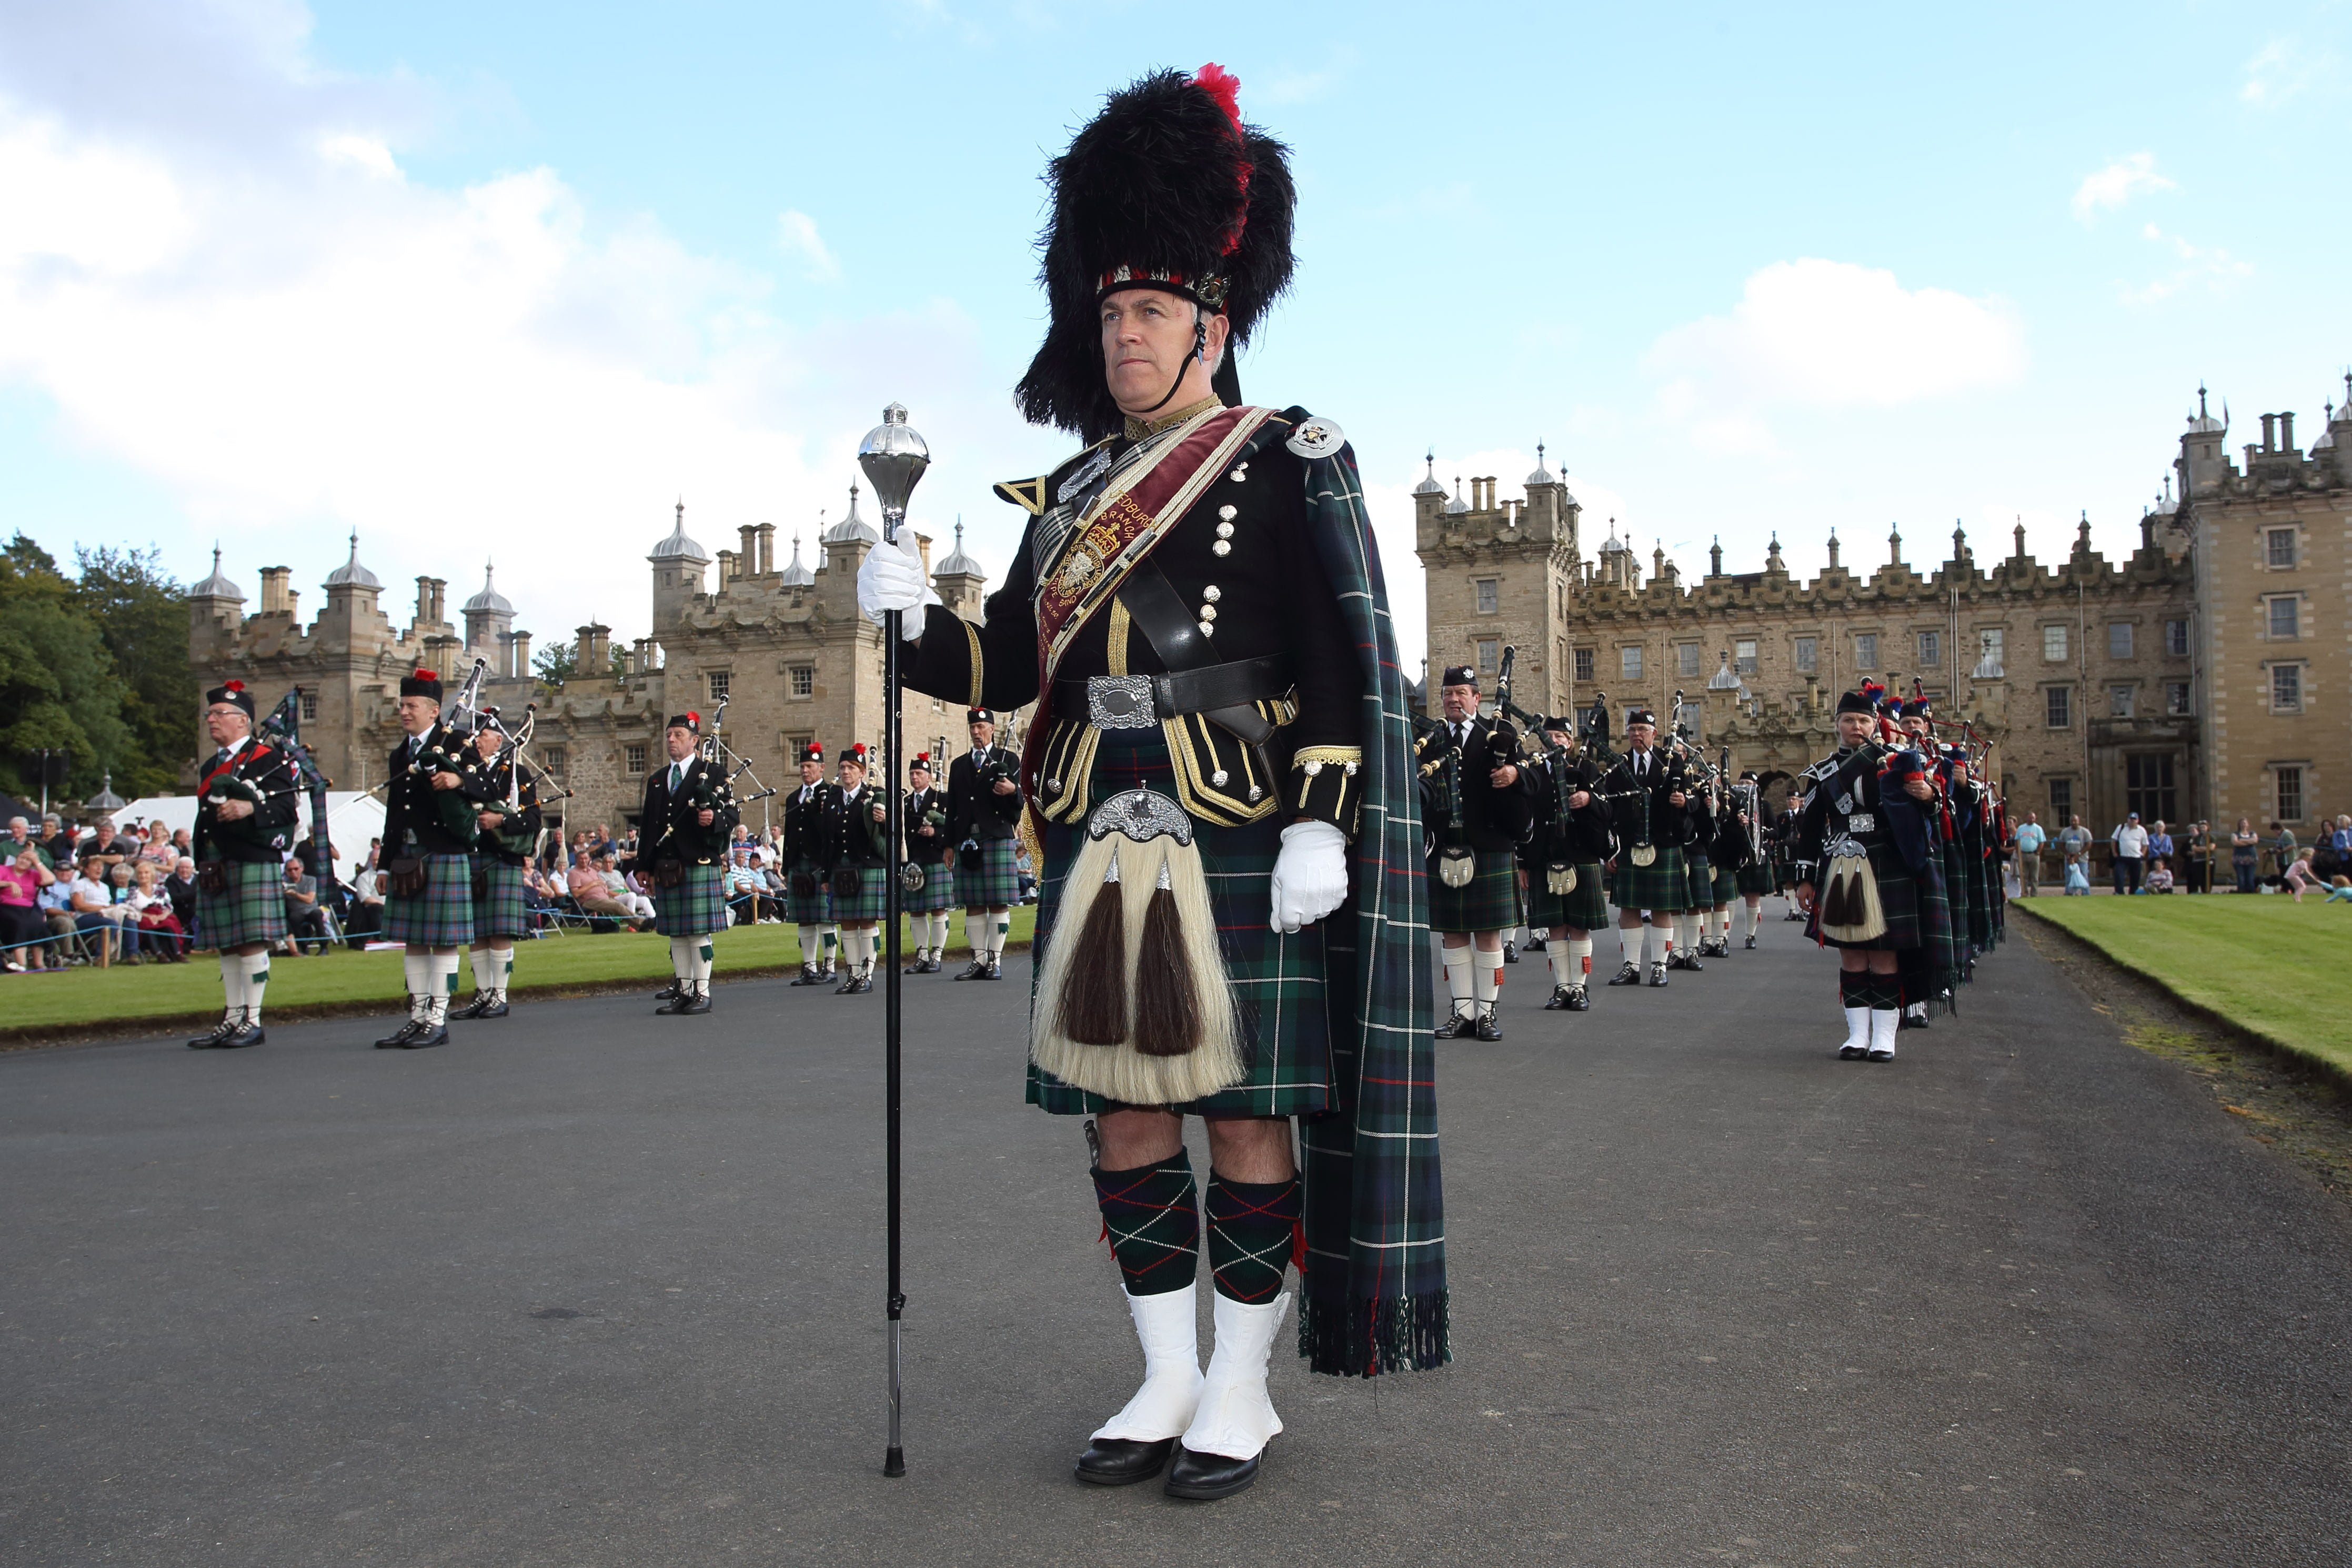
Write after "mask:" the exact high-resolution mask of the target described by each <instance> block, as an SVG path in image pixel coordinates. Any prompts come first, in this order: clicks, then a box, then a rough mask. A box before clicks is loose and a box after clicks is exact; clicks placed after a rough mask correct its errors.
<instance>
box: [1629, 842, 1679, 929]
mask: <svg viewBox="0 0 2352 1568" xmlns="http://www.w3.org/2000/svg"><path fill="white" fill-rule="evenodd" d="M1657 850H1658V858H1656V859H1654V860H1653V861H1651V862H1650V863H1649V864H1648V865H1646V866H1636V865H1634V864H1633V846H1632V845H1630V844H1629V845H1627V846H1626V847H1623V848H1622V849H1620V850H1619V851H1618V852H1617V874H1616V876H1614V877H1612V878H1611V879H1610V880H1609V901H1610V902H1611V903H1612V904H1615V905H1616V906H1617V907H1618V909H1619V910H1649V911H1650V912H1651V913H1653V914H1661V915H1672V914H1679V913H1681V912H1682V910H1683V907H1684V905H1685V902H1686V900H1688V898H1689V896H1690V873H1689V872H1687V871H1685V870H1684V869H1683V852H1682V850H1681V849H1680V848H1679V847H1676V846H1675V845H1671V844H1661V845H1659V846H1657Z"/></svg>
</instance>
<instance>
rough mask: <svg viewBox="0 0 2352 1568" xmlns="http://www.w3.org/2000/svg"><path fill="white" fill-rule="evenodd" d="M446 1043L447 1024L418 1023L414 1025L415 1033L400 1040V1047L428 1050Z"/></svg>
mask: <svg viewBox="0 0 2352 1568" xmlns="http://www.w3.org/2000/svg"><path fill="white" fill-rule="evenodd" d="M448 1043H449V1026H447V1025H446V1024H442V1025H437V1026H435V1025H425V1024H419V1025H418V1026H416V1032H415V1034H414V1035H412V1036H411V1037H408V1038H407V1039H404V1040H403V1041H401V1042H400V1048H401V1049H402V1050H404V1051H429V1050H431V1049H432V1048H433V1047H436V1046H446V1045H447V1044H448Z"/></svg>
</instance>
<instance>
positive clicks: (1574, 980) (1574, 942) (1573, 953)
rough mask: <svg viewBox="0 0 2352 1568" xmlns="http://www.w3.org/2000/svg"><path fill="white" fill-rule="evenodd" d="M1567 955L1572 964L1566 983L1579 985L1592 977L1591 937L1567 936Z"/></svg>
mask: <svg viewBox="0 0 2352 1568" xmlns="http://www.w3.org/2000/svg"><path fill="white" fill-rule="evenodd" d="M1568 956H1569V959H1570V963H1571V964H1572V965H1573V967H1572V968H1570V971H1569V978H1568V980H1567V982H1566V983H1567V984H1570V985H1581V984H1584V983H1585V982H1586V981H1588V980H1590V979H1591V978H1592V939H1591V937H1589V936H1576V937H1570V938H1569V940H1568Z"/></svg>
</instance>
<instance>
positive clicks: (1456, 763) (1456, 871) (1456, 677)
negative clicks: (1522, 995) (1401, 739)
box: [1414, 664, 1535, 1040]
mask: <svg viewBox="0 0 2352 1568" xmlns="http://www.w3.org/2000/svg"><path fill="white" fill-rule="evenodd" d="M1437 700H1438V705H1439V710H1440V712H1442V713H1443V714H1444V718H1443V720H1442V721H1440V722H1438V723H1436V724H1433V725H1431V726H1429V727H1428V728H1426V729H1424V730H1423V732H1422V735H1421V738H1420V741H1419V742H1418V743H1417V745H1416V746H1415V748H1414V762H1415V764H1416V765H1417V766H1418V767H1419V769H1420V772H1421V797H1422V820H1423V822H1425V823H1427V824H1428V826H1429V828H1430V847H1429V856H1428V868H1429V928H1430V930H1432V931H1435V932H1437V933H1438V942H1439V944H1440V947H1441V949H1442V951H1443V952H1444V959H1445V988H1446V992H1447V994H1448V995H1449V996H1450V998H1451V1006H1450V1008H1449V1010H1448V1012H1447V1014H1446V1017H1445V1021H1444V1023H1442V1024H1440V1025H1438V1026H1437V1030H1436V1034H1437V1037H1438V1038H1439V1039H1441V1040H1452V1039H1458V1038H1459V1037H1462V1036H1464V1035H1475V1036H1476V1037H1478V1038H1479V1039H1481V1040H1499V1039H1501V1038H1502V1037H1503V1026H1502V1021H1501V1020H1500V1019H1498V1018H1497V1017H1496V1016H1495V1005H1496V1000H1497V999H1498V997H1499V996H1500V995H1501V993H1502V987H1503V933H1504V932H1505V931H1509V930H1511V929H1512V928H1514V927H1515V926H1517V924H1518V923H1519V921H1521V919H1523V918H1524V916H1525V910H1523V909H1522V907H1521V905H1520V902H1519V872H1518V864H1517V851H1518V847H1519V841H1520V840H1521V839H1522V838H1524V837H1526V836H1527V832H1528V824H1529V822H1530V821H1531V820H1532V819H1533V816H1534V812H1535V793H1534V791H1533V789H1532V788H1531V787H1530V785H1531V781H1530V780H1528V778H1527V777H1525V776H1524V775H1523V774H1522V773H1521V771H1520V769H1519V765H1518V733H1517V731H1516V730H1515V729H1513V728H1512V726H1511V723H1510V721H1509V720H1508V719H1507V718H1505V717H1503V716H1502V715H1499V714H1498V715H1496V717H1494V718H1491V719H1489V718H1486V717H1484V716H1482V715H1481V714H1480V713H1479V711H1478V672H1477V671H1476V670H1475V669H1473V668H1470V667H1469V666H1467V665H1458V664H1457V665H1449V666H1448V667H1447V668H1446V670H1445V674H1444V680H1443V682H1442V683H1441V684H1440V686H1439V687H1438V691H1437Z"/></svg>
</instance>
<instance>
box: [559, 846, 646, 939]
mask: <svg viewBox="0 0 2352 1568" xmlns="http://www.w3.org/2000/svg"><path fill="white" fill-rule="evenodd" d="M564 886H565V888H566V889H568V890H569V891H570V892H571V894H572V902H573V903H575V904H577V905H579V906H580V912H581V913H582V914H584V915H594V916H596V917H598V918H599V919H602V920H608V921H624V922H626V921H634V920H635V919H636V916H635V914H634V913H633V912H632V911H631V910H630V909H629V906H628V905H626V904H625V903H623V902H621V901H620V900H618V899H616V898H614V896H613V889H611V888H610V887H609V886H607V885H606V883H605V881H604V878H603V877H602V876H600V875H598V874H597V869H596V865H595V862H594V861H593V859H592V858H590V857H589V855H588V852H587V851H586V850H584V849H583V850H582V851H581V855H580V858H579V859H578V860H576V861H574V862H573V864H572V870H571V872H570V874H569V875H567V876H566V877H565V879H564Z"/></svg>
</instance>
